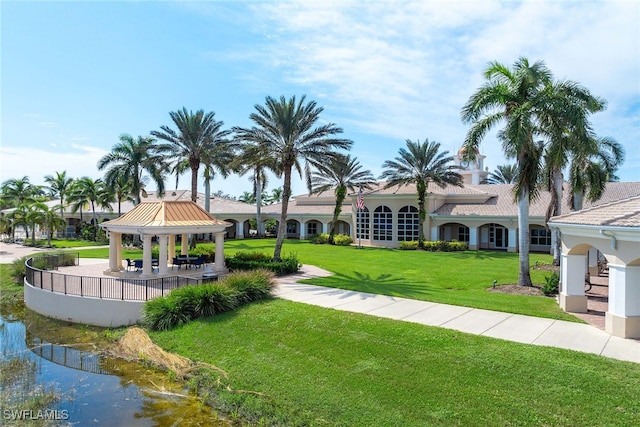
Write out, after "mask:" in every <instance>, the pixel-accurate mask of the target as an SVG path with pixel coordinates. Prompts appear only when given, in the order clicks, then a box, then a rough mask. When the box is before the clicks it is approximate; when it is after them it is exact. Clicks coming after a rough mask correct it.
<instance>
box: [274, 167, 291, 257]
mask: <svg viewBox="0 0 640 427" xmlns="http://www.w3.org/2000/svg"><path fill="white" fill-rule="evenodd" d="M291 168H292V166H290V165H288V166H285V168H284V186H283V189H282V212H281V213H280V224H278V237H277V238H276V247H275V248H274V250H273V260H274V261H280V260H281V257H280V254H281V252H282V244H283V243H284V236H285V233H286V231H287V210H288V209H289V197H290V196H291Z"/></svg>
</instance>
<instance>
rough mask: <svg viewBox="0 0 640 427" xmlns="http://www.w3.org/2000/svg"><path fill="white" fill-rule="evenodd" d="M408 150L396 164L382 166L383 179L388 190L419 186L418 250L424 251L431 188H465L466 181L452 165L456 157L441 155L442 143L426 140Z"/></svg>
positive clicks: (394, 162) (400, 156)
mask: <svg viewBox="0 0 640 427" xmlns="http://www.w3.org/2000/svg"><path fill="white" fill-rule="evenodd" d="M406 143H407V149H404V148H400V150H398V154H399V156H398V157H396V158H395V160H387V161H385V162H384V163H383V164H382V167H383V168H385V169H386V170H384V171H383V172H382V175H380V179H386V180H387V184H386V185H385V188H390V187H394V186H398V187H399V186H402V185H409V184H415V186H416V190H417V192H418V215H419V217H420V222H419V225H418V246H419V247H420V248H422V247H424V222H425V220H426V219H427V209H426V199H427V188H428V186H429V183H430V182H433V183H434V184H436V185H437V186H438V187H440V188H444V187H446V186H447V185H455V186H458V187H462V186H463V183H464V179H463V178H462V175H460V174H459V173H458V172H456V170H458V169H459V167H458V166H454V165H452V164H450V163H451V162H452V161H453V156H449V152H448V151H442V152H440V143H438V142H435V141H432V142H429V140H428V139H425V141H424V142H423V143H420V141H419V140H418V141H416V142H413V141H411V140H409V139H407V141H406Z"/></svg>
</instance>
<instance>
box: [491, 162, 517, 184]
mask: <svg viewBox="0 0 640 427" xmlns="http://www.w3.org/2000/svg"><path fill="white" fill-rule="evenodd" d="M517 172H518V169H517V167H516V165H510V164H506V165H498V166H497V167H496V168H495V169H494V171H493V172H490V173H489V176H487V178H486V179H485V180H483V181H482V184H513V183H514V181H515V179H516V173H517Z"/></svg>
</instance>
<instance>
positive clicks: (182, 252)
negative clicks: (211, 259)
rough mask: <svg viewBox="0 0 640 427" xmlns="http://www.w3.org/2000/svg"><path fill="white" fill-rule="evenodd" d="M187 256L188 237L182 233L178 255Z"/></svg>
mask: <svg viewBox="0 0 640 427" xmlns="http://www.w3.org/2000/svg"><path fill="white" fill-rule="evenodd" d="M188 254H189V235H188V234H186V233H182V242H180V255H184V256H187V255H188Z"/></svg>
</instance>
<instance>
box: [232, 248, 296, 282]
mask: <svg viewBox="0 0 640 427" xmlns="http://www.w3.org/2000/svg"><path fill="white" fill-rule="evenodd" d="M224 261H225V264H226V265H227V267H228V268H230V269H231V270H258V269H263V270H268V271H271V272H273V273H274V274H275V275H276V276H284V275H285V274H291V273H296V272H297V271H298V270H299V269H300V263H299V262H298V257H297V256H296V255H293V254H289V255H287V256H284V257H282V260H281V261H273V259H272V257H271V255H269V254H265V253H262V252H246V251H240V252H236V254H235V255H233V256H229V257H225V259H224Z"/></svg>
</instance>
